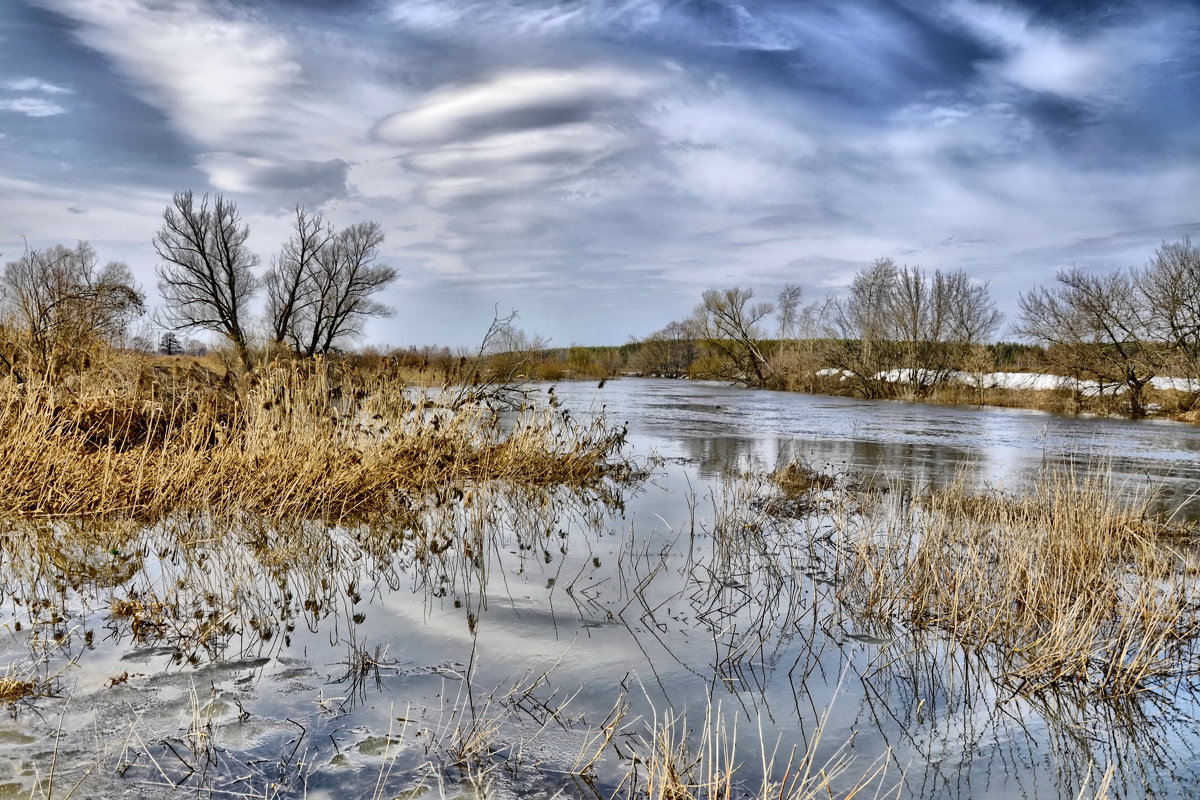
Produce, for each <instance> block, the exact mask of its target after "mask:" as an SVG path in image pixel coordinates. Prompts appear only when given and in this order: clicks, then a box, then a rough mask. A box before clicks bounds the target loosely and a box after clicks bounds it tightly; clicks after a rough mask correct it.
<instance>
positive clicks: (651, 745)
mask: <svg viewBox="0 0 1200 800" xmlns="http://www.w3.org/2000/svg"><path fill="white" fill-rule="evenodd" d="M828 721H829V710H828V709H827V710H826V713H825V716H824V717H823V718H822V720H821V723H820V725H819V726H818V728H817V729H816V731H815V732H814V734H813V735H812V737H811V739H810V740H809V741H808V743H807V746H806V747H804V748H797V747H792V748H791V749H790V750H788V751H787V752H786V753H784V752H780V750H779V746H778V744H775V745H771V744H770V743H769V742H767V741H766V740H765V739H764V738H763V736H762V732H761V730H760V731H759V733H758V742H757V745H758V746H757V748H756V749H757V750H758V754H759V758H758V759H757V762H758V763H757V764H755V767H757V769H758V770H759V774H758V776H757V778H755V779H752V780H749V781H746V780H744V779H743V773H744V772H745V770H744V766H745V764H744V762H743V761H742V760H741V759H742V756H741V754H740V752H739V745H738V727H739V726H738V717H737V715H736V714H735V715H729V714H727V713H725V712H724V711H723V710H722V708H721V707H720V706H719V705H717V706H715V707H714V706H713V705H712V704H711V703H710V704H709V705H708V707H707V708H706V710H705V714H704V720H703V722H702V723H701V725H700V726H699V730H698V732H692V737H693V738H694V739H695V741H694V742H692V743H690V744H689V742H688V738H689V726H688V723H687V718H686V716H685V715H676V714H674V713H671V712H667V713H666V714H663V715H662V716H661V717H659V716H656V717H655V718H654V720H653V721H652V723H650V724H649V725H648V728H649V730H648V732H647V734H648V735H647V736H646V737H643V738H642V739H641V740H640V741H639V743H638V746H635V753H636V756H635V759H634V760H635V764H640V765H641V767H642V769H641V774H640V775H639V773H638V770H636V769H635V770H634V772H633V773H632V774H631V775H630V776H629V777H628V778H627V788H628V793H627V794H628V796H629V797H630V798H633V797H641V798H647V799H648V800H736V799H743V798H744V799H746V800H815V798H831V797H839V798H846V799H847V800H849V798H854V797H860V796H871V797H876V798H879V797H898V796H899V793H900V785H899V783H897V784H895V785H894V786H890V787H889V786H888V783H889V781H888V780H887V765H888V757H889V755H890V754H887V753H885V754H884V755H883V756H881V757H879V758H878V759H876V760H875V761H874V762H873V763H871V764H870V765H869V766H868V767H867V768H866V769H865V770H863V771H862V772H856V771H854V770H853V769H852V767H853V766H854V762H855V758H854V755H853V753H852V752H851V748H850V745H851V742H846V743H843V744H842V745H841V746H840V747H837V748H835V749H834V751H833V753H832V754H831V755H830V756H829V757H828V758H827V759H825V760H820V759H819V758H818V753H819V750H820V745H821V739H822V734H823V732H824V729H825V727H826V724H827V723H828Z"/></svg>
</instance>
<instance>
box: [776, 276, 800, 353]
mask: <svg viewBox="0 0 1200 800" xmlns="http://www.w3.org/2000/svg"><path fill="white" fill-rule="evenodd" d="M803 296H804V291H803V290H802V289H801V288H800V287H799V286H797V285H796V284H794V283H789V284H788V285H786V286H784V287H783V290H782V291H781V292H780V293H779V298H778V299H777V300H776V302H775V307H776V309H777V311H776V314H775V317H776V320H777V321H778V322H779V338H780V339H795V338H796V325H797V324H798V322H799V315H800V298H801V297H803Z"/></svg>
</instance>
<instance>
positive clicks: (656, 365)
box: [631, 321, 697, 378]
mask: <svg viewBox="0 0 1200 800" xmlns="http://www.w3.org/2000/svg"><path fill="white" fill-rule="evenodd" d="M696 355H697V351H696V342H695V340H694V339H693V337H692V331H691V330H690V329H689V327H688V325H687V324H686V323H684V322H678V321H676V322H672V323H670V324H668V325H667V326H666V327H665V328H663V329H662V330H660V331H656V332H654V333H652V334H650V335H649V336H648V337H646V339H645V341H643V342H641V343H639V344H638V349H637V351H636V353H634V356H633V358H632V364H631V366H632V367H633V368H634V369H635V370H637V371H638V372H640V373H641V374H643V375H653V376H656V377H659V378H682V377H684V376H685V375H687V374H688V367H690V366H691V364H692V362H693V361H695V360H696Z"/></svg>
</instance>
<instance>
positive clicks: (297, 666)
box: [0, 381, 1200, 798]
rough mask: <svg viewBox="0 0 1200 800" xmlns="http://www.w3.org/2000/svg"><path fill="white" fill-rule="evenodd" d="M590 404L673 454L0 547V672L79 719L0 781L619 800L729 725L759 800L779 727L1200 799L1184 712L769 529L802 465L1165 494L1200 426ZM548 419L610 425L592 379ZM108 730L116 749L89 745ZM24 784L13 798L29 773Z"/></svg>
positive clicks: (889, 483) (832, 517)
mask: <svg viewBox="0 0 1200 800" xmlns="http://www.w3.org/2000/svg"><path fill="white" fill-rule="evenodd" d="M603 392H604V394H602V395H601V396H602V398H603V400H604V402H607V403H608V404H609V405H610V407H618V408H620V411H621V414H622V415H625V414H628V417H629V419H630V430H631V434H632V436H633V439H634V441H635V442H637V444H638V447H639V448H640V450H639V455H640V456H643V457H646V458H649V457H650V455H651V453H654V454H657V456H659V457H661V458H660V459H654V460H653V461H652V463H653V464H654V465H655V468H654V471H653V473H652V475H651V476H650V477H649V479H648V480H647V481H645V482H644V483H640V484H634V485H627V486H617V485H614V484H601V485H596V486H589V487H584V488H581V489H570V488H566V487H542V488H519V487H512V486H481V487H479V486H477V487H473V488H472V489H471V490H470V491H464V490H463V489H462V488H460V489H458V490H451V489H447V490H446V491H444V492H440V493H438V494H435V495H433V496H430V497H427V498H423V499H420V500H416V499H410V500H409V501H408V502H407V504H405V505H403V506H402V507H398V508H396V509H394V511H393V513H392V514H390V515H389V516H388V517H387V518H386V519H379V520H377V521H375V522H374V523H372V524H370V525H365V524H364V525H361V526H356V527H336V526H335V527H330V526H328V525H323V524H320V523H317V522H312V521H297V520H293V521H277V520H276V521H271V520H263V519H256V518H244V519H239V520H236V524H232V525H229V524H224V525H216V526H215V525H214V521H213V520H210V519H206V518H204V517H203V516H197V517H190V518H175V519H172V520H168V521H165V522H163V523H161V524H160V525H157V526H155V527H153V528H150V529H144V528H138V527H136V526H129V525H116V526H103V527H97V526H94V525H82V524H80V523H72V522H68V521H57V522H47V523H43V524H37V525H32V524H31V525H23V526H10V527H9V528H8V529H7V530H6V532H5V536H6V540H5V541H6V546H5V547H4V549H3V550H2V551H0V592H3V600H4V605H3V609H4V611H5V612H6V613H7V615H8V623H7V630H8V633H9V635H8V636H7V637H6V638H5V640H4V641H3V643H2V644H0V647H3V653H4V655H5V656H6V657H7V658H8V659H9V661H10V663H12V664H13V665H14V667H13V668H12V670H10V671H11V672H13V673H14V674H19V675H26V676H30V677H36V678H37V679H38V680H41V681H43V683H44V687H45V689H46V691H45V692H44V694H55V695H61V696H62V697H59V698H55V697H41V698H34V699H31V700H28V701H26V702H25V705H19V706H17V707H16V714H17V715H16V717H15V718H13V719H11V720H8V721H7V722H6V723H0V770H2V769H3V768H4V767H5V766H9V767H12V770H11V771H12V772H13V773H14V774H18V775H20V774H21V772H22V770H28V769H30V765H33V764H36V763H38V759H39V758H40V757H41V756H42V755H43V754H45V753H48V752H53V748H54V746H55V744H56V743H57V744H59V745H61V749H62V750H63V751H64V752H73V753H75V755H74V756H73V759H74V760H71V759H63V760H61V761H60V762H58V766H57V767H56V768H57V769H59V770H60V771H61V774H62V776H63V777H64V778H67V777H69V778H70V779H71V780H74V779H75V778H78V777H79V776H81V775H83V774H84V773H85V772H88V773H89V781H94V784H93V783H89V784H88V785H89V786H93V785H94V786H95V787H96V788H95V789H94V792H95V793H97V794H98V795H116V794H130V795H132V796H138V793H139V792H140V793H141V796H148V797H150V796H152V797H159V796H169V795H170V793H171V792H174V791H179V792H181V793H182V792H188V791H191V792H195V791H197V790H205V791H210V792H213V793H216V794H218V795H220V793H226V794H237V795H239V796H247V795H249V796H262V795H268V796H277V797H311V798H322V797H372V796H395V795H399V794H400V793H402V792H405V791H408V790H412V789H413V787H414V786H415V785H418V784H420V783H421V782H422V781H424V785H425V786H426V787H427V791H429V792H430V793H436V792H437V791H439V789H438V781H444V782H446V783H448V784H451V783H453V784H457V783H460V782H462V781H463V780H468V781H469V780H474V779H478V778H480V776H483V777H485V778H486V779H487V780H491V781H494V782H498V783H500V785H502V786H503V787H504V788H505V790H506V791H511V792H513V793H516V794H523V793H527V794H538V793H541V794H549V793H553V792H555V791H562V792H564V793H565V794H567V795H569V796H581V797H584V796H586V797H593V798H594V797H595V796H596V794H597V793H598V794H599V796H600V797H604V798H607V797H609V796H610V795H611V794H612V793H613V792H614V791H617V790H618V789H620V791H621V792H622V793H625V792H628V791H630V786H631V784H630V783H629V782H628V780H627V779H626V776H627V775H628V773H629V770H630V769H631V764H632V763H633V756H634V755H635V754H638V753H640V752H643V751H641V750H639V747H641V743H640V742H641V740H642V739H643V738H644V736H645V730H646V725H645V721H646V720H648V719H652V718H654V716H655V715H656V713H657V712H659V711H662V710H663V709H668V708H669V709H674V710H675V711H677V712H679V713H682V712H684V711H687V712H688V713H690V714H692V715H693V716H692V717H690V718H691V719H695V718H696V717H697V716H699V715H702V712H703V709H704V708H705V707H706V706H707V705H708V704H710V703H719V704H722V707H723V708H724V709H726V710H727V711H730V712H736V714H737V715H738V717H739V718H740V719H741V720H742V722H743V725H744V726H745V727H744V728H743V734H742V738H743V739H744V740H745V741H746V742H747V743H748V744H746V745H745V747H746V750H745V752H744V753H743V755H745V756H746V757H745V758H744V761H745V766H744V767H743V772H742V773H741V775H742V777H744V778H745V779H747V780H749V781H750V782H751V783H753V780H754V777H755V772H756V770H761V763H762V762H761V761H756V758H755V757H753V750H754V748H755V747H756V746H757V745H758V743H757V741H754V740H756V739H757V738H758V737H759V735H760V732H761V736H762V738H763V741H764V742H766V743H767V744H768V745H773V743H774V742H775V741H776V739H778V740H779V741H780V742H781V747H782V748H783V749H784V750H787V749H790V748H791V747H793V746H796V747H798V748H800V749H801V750H802V751H803V750H804V749H805V748H807V747H808V746H810V745H811V746H813V747H814V749H815V751H816V755H815V759H816V763H822V762H823V760H824V759H826V758H828V757H831V756H833V755H835V754H836V753H837V752H838V751H839V749H840V748H843V747H844V746H845V745H846V743H847V742H850V743H851V745H850V749H851V750H852V751H853V752H855V753H857V754H859V755H860V756H861V758H860V762H861V763H862V765H864V766H865V765H866V764H870V763H871V762H872V761H873V760H874V759H876V758H878V757H880V756H886V757H887V758H890V759H891V762H892V765H893V767H894V769H893V770H892V773H891V774H892V775H893V776H894V777H896V776H900V775H901V773H902V778H899V780H900V781H901V783H900V787H899V788H900V793H901V794H902V796H906V797H985V798H986V797H995V798H1001V797H1004V798H1007V797H1011V796H1022V797H1074V796H1075V794H1076V792H1077V791H1078V790H1079V788H1080V787H1081V786H1083V785H1084V784H1085V782H1088V781H1091V782H1092V784H1093V785H1094V784H1095V782H1096V781H1097V780H1099V779H1101V778H1103V777H1104V774H1105V770H1106V769H1107V768H1108V767H1109V766H1110V765H1112V766H1113V768H1114V769H1115V773H1114V776H1113V787H1112V794H1113V795H1114V796H1119V797H1125V796H1127V797H1135V796H1136V797H1140V796H1154V797H1181V798H1182V797H1190V796H1193V795H1194V794H1195V793H1196V791H1197V790H1198V789H1200V770H1198V769H1197V767H1196V764H1197V763H1200V753H1197V752H1196V749H1197V744H1198V741H1200V737H1198V736H1197V734H1196V730H1197V728H1196V720H1195V718H1194V716H1195V708H1196V705H1195V698H1194V696H1193V694H1192V691H1193V689H1192V687H1190V686H1187V685H1178V686H1175V687H1173V689H1172V691H1171V692H1170V693H1168V694H1166V695H1165V696H1164V695H1149V694H1144V695H1139V696H1137V697H1136V698H1135V699H1133V700H1123V701H1102V700H1099V699H1098V698H1097V697H1096V696H1095V695H1094V694H1088V693H1086V692H1082V691H1080V692H1072V691H1069V690H1062V689H1056V690H1054V691H1043V692H1038V693H1034V694H1031V695H1028V696H1026V695H1024V694H1021V693H1018V692H1016V691H1014V685H1013V681H1012V680H1011V679H1010V678H1009V676H1007V675H1005V674H1004V673H1003V670H1002V669H1001V668H1000V667H999V666H997V664H996V663H995V661H994V660H991V659H990V658H989V657H987V656H986V655H980V654H979V653H978V652H977V651H972V652H968V651H964V650H962V649H961V648H958V647H957V646H956V645H954V644H952V643H951V642H949V641H948V640H947V639H946V638H944V637H939V636H937V635H934V634H932V633H925V634H919V633H913V632H912V631H910V630H907V629H905V628H904V626H902V625H899V624H891V623H888V622H886V621H881V620H879V619H866V618H862V617H856V616H855V615H854V614H853V613H851V612H850V610H848V609H847V607H846V604H845V603H842V602H839V599H838V596H837V590H838V588H839V587H838V584H837V568H836V567H837V564H836V559H837V557H838V556H837V552H836V549H831V547H830V546H829V545H830V542H831V540H832V537H833V535H834V532H835V531H836V530H838V529H839V526H844V525H845V522H846V518H847V515H851V514H853V513H854V511H855V510H854V507H853V506H852V505H851V506H846V505H841V506H839V505H836V504H834V503H832V502H831V501H829V500H828V498H827V497H826V496H825V495H822V494H821V492H819V491H818V492H816V493H815V494H814V495H813V496H812V497H810V498H808V499H806V501H805V502H804V503H794V504H792V505H790V506H788V509H789V512H790V516H789V515H780V514H778V513H772V507H771V506H770V505H769V503H767V502H766V501H765V500H764V498H767V497H769V496H771V495H772V493H773V492H775V489H774V488H773V487H772V486H771V485H770V484H769V482H767V481H766V480H765V478H764V477H763V473H766V472H769V471H771V470H774V469H775V468H776V466H778V465H779V464H781V463H785V462H788V461H790V460H792V459H794V458H796V457H799V458H801V459H802V460H805V461H807V462H809V463H811V464H812V465H813V466H814V467H817V468H819V469H821V470H823V471H825V473H826V474H829V475H837V476H841V477H843V478H846V479H847V481H853V482H854V483H855V484H856V485H858V486H860V487H862V489H863V491H872V490H874V489H873V488H872V487H874V488H875V489H879V488H880V487H883V488H887V489H888V490H889V495H888V496H889V497H904V496H906V495H918V494H921V493H923V492H926V491H928V490H930V489H931V488H937V487H942V486H945V485H947V484H948V483H949V482H951V481H953V480H955V479H956V477H958V476H960V475H962V474H966V475H969V476H971V477H972V479H973V480H976V481H978V482H981V483H982V482H993V483H1000V482H1002V483H1006V484H1008V485H1015V484H1016V483H1019V482H1020V481H1021V480H1023V479H1024V478H1026V477H1028V476H1029V475H1032V474H1036V473H1037V471H1038V470H1040V469H1043V468H1045V467H1046V465H1047V464H1054V463H1060V462H1062V463H1072V464H1074V465H1075V467H1076V468H1078V469H1082V468H1083V466H1082V465H1083V464H1084V463H1085V461H1086V459H1085V458H1083V457H1082V455H1086V454H1087V453H1095V452H1102V451H1106V450H1111V451H1117V450H1119V452H1120V455H1119V456H1118V457H1113V458H1112V459H1111V460H1110V462H1109V463H1110V464H1112V465H1113V466H1112V468H1113V469H1114V471H1117V472H1120V473H1121V474H1124V475H1127V476H1135V475H1140V476H1142V479H1145V476H1146V475H1151V476H1154V480H1156V481H1164V480H1165V484H1166V485H1167V486H1169V487H1171V490H1172V491H1174V492H1176V497H1177V498H1178V497H1180V496H1181V493H1184V492H1190V491H1191V488H1190V487H1191V486H1193V485H1196V484H1195V479H1196V478H1197V477H1200V475H1198V474H1197V467H1196V465H1195V463H1194V461H1193V460H1192V456H1191V454H1192V453H1194V452H1195V450H1196V449H1197V443H1198V441H1200V436H1195V435H1192V433H1191V431H1192V430H1193V429H1191V428H1180V427H1178V426H1159V425H1145V424H1140V423H1139V424H1131V423H1115V424H1112V423H1110V422H1109V421H1096V420H1068V419H1065V418H1053V417H1048V416H1047V415H1040V414H1030V413H1024V412H1012V413H1010V412H995V413H993V412H988V411H974V410H963V409H941V408H937V407H929V406H910V405H907V404H897V403H884V404H866V403H860V402H856V401H843V400H840V399H837V398H806V397H804V396H801V395H776V394H773V393H766V392H740V391H734V390H729V389H726V388H724V387H714V386H705V385H697V384H685V383H675V382H653V381H647V382H633V381H615V382H611V383H610V384H609V388H606V389H605V390H603ZM557 393H558V395H559V396H560V397H562V398H563V399H564V402H565V403H566V405H567V406H568V407H569V408H571V409H572V410H573V413H575V414H576V415H584V414H586V413H587V409H588V408H589V407H592V406H593V399H592V398H593V396H594V395H595V389H594V387H592V386H590V385H589V386H588V387H583V386H579V385H574V386H561V387H559V389H558V390H557ZM594 405H596V406H598V405H599V403H598V402H597V403H595V404H594ZM1160 456H1161V458H1160ZM747 473H748V474H747ZM1164 476H1165V477H1164ZM896 487H900V488H901V489H902V490H903V489H906V490H907V491H894V492H893V491H892V490H894V489H895V488H896ZM18 623H19V624H18ZM68 695H69V696H70V697H71V699H70V700H69V707H70V709H72V713H71V714H68V715H66V716H65V717H64V718H63V720H62V722H59V716H58V715H59V713H60V712H61V711H62V709H63V708H65V707H67V706H68V701H67V700H66V699H65V698H66V696H68ZM829 708H832V709H833V710H832V712H830V713H829V714H828V715H827V711H826V710H827V709H829ZM97 731H101V732H102V733H103V736H104V737H105V739H104V741H112V742H116V743H119V744H116V745H114V746H112V747H102V748H100V749H99V750H97V748H96V746H94V742H95V741H96V739H97ZM818 731H820V736H818ZM609 734H611V736H610V737H609V740H610V741H609V744H607V745H606V746H605V748H602V749H601V750H597V741H602V740H605V738H604V737H605V736H608V735H609ZM597 735H602V736H601V739H600V740H597V739H596V736H597ZM21 737H26V738H27V739H28V740H26V739H23V738H21ZM120 743H123V744H120ZM589 748H590V749H589ZM585 752H587V753H593V754H596V753H599V754H598V755H596V757H595V759H594V761H592V762H591V763H589V764H588V766H587V768H586V769H585V768H583V767H581V766H579V759H581V758H582V757H583V756H582V754H583V753H585ZM583 760H584V761H588V759H587V758H584V759H583ZM538 765H540V766H538ZM43 767H44V762H43ZM574 769H577V770H578V771H579V772H580V775H578V776H576V777H574V778H573V777H568V775H567V773H570V772H572V770H574ZM89 770H90V772H89ZM576 778H578V782H577V781H576ZM852 778H853V774H851V773H847V774H846V775H845V776H844V782H845V785H849V783H851V782H852ZM19 780H20V781H21V783H20V792H21V794H22V796H25V795H28V794H29V793H30V791H29V790H30V789H31V788H32V787H33V786H34V780H35V779H34V778H33V777H32V773H29V774H27V775H22V776H21V777H20V778H19ZM176 783H178V785H179V789H178V790H176V789H175V788H173V784H176ZM494 785H495V784H494ZM839 785H841V784H839ZM272 787H274V788H272ZM272 793H273V795H272ZM417 794H419V792H417ZM622 796H624V794H622Z"/></svg>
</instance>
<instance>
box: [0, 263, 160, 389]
mask: <svg viewBox="0 0 1200 800" xmlns="http://www.w3.org/2000/svg"><path fill="white" fill-rule="evenodd" d="M0 287H2V294H3V300H4V317H5V319H6V328H7V329H8V334H9V335H8V337H6V338H7V339H8V340H9V343H10V344H11V345H12V348H10V349H9V352H8V353H7V354H0V359H3V362H5V363H4V366H5V367H6V368H7V369H8V370H9V371H10V372H14V373H16V374H17V375H18V377H21V376H20V373H19V371H17V369H16V361H17V360H18V359H19V358H24V359H25V360H26V361H27V362H28V363H29V364H30V366H31V367H33V368H34V369H36V370H38V371H40V372H43V373H45V374H51V373H53V372H55V371H57V370H58V369H59V368H61V367H62V366H64V365H68V364H74V365H79V364H80V363H81V362H82V361H83V360H84V359H86V356H87V354H88V352H89V351H90V350H91V349H92V348H94V347H95V345H97V344H99V343H107V344H115V343H117V342H119V341H120V340H121V338H122V337H123V335H124V333H125V328H126V326H127V325H128V323H129V321H130V320H131V319H132V318H133V317H135V316H137V315H140V314H142V313H143V312H144V311H145V298H144V297H143V296H142V293H141V292H140V291H139V290H138V289H137V288H136V286H135V285H134V282H133V276H132V275H131V274H130V272H129V267H127V266H126V265H125V264H123V263H121V262H119V261H112V262H109V263H107V264H105V265H104V266H103V267H99V260H98V258H97V256H96V251H95V250H94V249H93V248H92V246H91V245H90V244H88V243H87V242H80V243H79V244H78V245H76V246H75V247H74V248H68V247H65V246H64V245H55V246H54V247H51V248H49V249H47V250H27V251H26V252H25V254H24V255H23V256H22V257H21V258H19V259H17V260H16V261H11V262H9V263H8V264H7V265H6V266H5V268H4V275H3V280H2V282H0Z"/></svg>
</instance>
